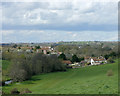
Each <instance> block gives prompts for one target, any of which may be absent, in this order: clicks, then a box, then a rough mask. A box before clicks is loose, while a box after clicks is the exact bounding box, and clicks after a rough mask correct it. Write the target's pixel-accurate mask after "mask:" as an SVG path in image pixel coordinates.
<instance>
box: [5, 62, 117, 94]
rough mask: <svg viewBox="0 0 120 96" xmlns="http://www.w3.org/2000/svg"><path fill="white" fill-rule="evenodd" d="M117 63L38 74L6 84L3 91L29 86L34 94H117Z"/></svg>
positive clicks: (7, 91) (8, 91)
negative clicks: (110, 74)
mask: <svg viewBox="0 0 120 96" xmlns="http://www.w3.org/2000/svg"><path fill="white" fill-rule="evenodd" d="M117 63H118V61H117V60H116V63H113V64H105V65H99V66H88V67H84V68H79V69H70V70H68V71H66V72H55V73H47V74H41V75H36V76H33V77H32V78H31V80H29V81H24V82H19V83H13V84H10V85H8V86H4V87H3V91H4V92H5V93H10V90H11V89H13V88H18V90H19V91H20V90H22V89H23V88H28V89H29V90H30V91H32V94H117V93H118V64H117ZM109 70H112V72H113V75H112V76H108V75H107V72H108V71H109Z"/></svg>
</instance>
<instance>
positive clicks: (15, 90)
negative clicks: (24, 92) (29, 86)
mask: <svg viewBox="0 0 120 96" xmlns="http://www.w3.org/2000/svg"><path fill="white" fill-rule="evenodd" d="M19 93H20V92H19V91H18V89H17V88H14V89H12V90H11V94H19Z"/></svg>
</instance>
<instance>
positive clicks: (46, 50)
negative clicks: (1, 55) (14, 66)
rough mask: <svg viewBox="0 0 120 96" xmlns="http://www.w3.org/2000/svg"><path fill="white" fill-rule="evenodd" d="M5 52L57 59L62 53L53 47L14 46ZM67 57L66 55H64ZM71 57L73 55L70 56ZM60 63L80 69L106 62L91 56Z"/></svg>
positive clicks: (100, 57)
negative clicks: (33, 54)
mask: <svg viewBox="0 0 120 96" xmlns="http://www.w3.org/2000/svg"><path fill="white" fill-rule="evenodd" d="M2 51H5V52H14V53H15V52H17V53H26V54H28V53H35V54H44V55H46V56H50V55H56V56H57V57H59V56H60V55H61V54H64V53H63V52H59V51H58V50H56V49H55V48H54V47H51V46H38V45H37V46H28V45H27V46H22V47H20V46H17V45H14V46H12V47H8V48H7V49H5V48H4V50H2ZM64 55H67V54H64ZM72 55H73V54H72ZM62 63H63V64H64V65H66V66H67V68H80V67H85V66H92V65H101V64H106V63H107V60H106V59H105V58H104V57H103V56H98V57H95V56H94V57H92V56H84V57H83V59H82V60H80V61H74V62H72V61H71V60H70V59H65V60H64V59H62Z"/></svg>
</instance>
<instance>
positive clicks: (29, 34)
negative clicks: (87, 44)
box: [2, 30, 118, 42]
mask: <svg viewBox="0 0 120 96" xmlns="http://www.w3.org/2000/svg"><path fill="white" fill-rule="evenodd" d="M5 32H6V33H8V35H5V34H6V33H5ZM3 34H4V35H3V36H2V37H3V38H2V42H58V41H94V40H95V41H113V40H114V41H117V40H118V33H117V32H116V31H111V32H109V34H108V33H106V32H105V31H99V32H98V31H80V32H77V31H71V32H69V31H56V30H45V31H44V30H31V31H30V30H19V31H18V30H5V31H4V33H3Z"/></svg>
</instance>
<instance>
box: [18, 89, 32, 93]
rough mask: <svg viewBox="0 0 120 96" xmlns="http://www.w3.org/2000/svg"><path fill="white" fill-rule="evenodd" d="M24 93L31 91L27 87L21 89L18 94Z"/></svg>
mask: <svg viewBox="0 0 120 96" xmlns="http://www.w3.org/2000/svg"><path fill="white" fill-rule="evenodd" d="M26 93H32V91H30V90H29V89H28V88H26V89H23V90H22V91H21V92H20V94H26Z"/></svg>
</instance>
